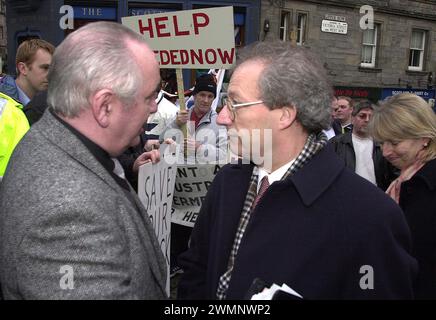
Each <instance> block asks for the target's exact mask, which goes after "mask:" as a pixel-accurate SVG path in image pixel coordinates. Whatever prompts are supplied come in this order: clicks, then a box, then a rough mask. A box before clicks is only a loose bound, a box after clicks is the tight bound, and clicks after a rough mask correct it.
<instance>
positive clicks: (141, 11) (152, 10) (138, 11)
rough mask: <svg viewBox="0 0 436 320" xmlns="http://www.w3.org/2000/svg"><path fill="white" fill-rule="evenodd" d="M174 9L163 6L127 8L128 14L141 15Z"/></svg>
mask: <svg viewBox="0 0 436 320" xmlns="http://www.w3.org/2000/svg"><path fill="white" fill-rule="evenodd" d="M171 11H176V9H167V8H165V9H163V8H129V16H142V15H144V14H155V13H162V12H171Z"/></svg>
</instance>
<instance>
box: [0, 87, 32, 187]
mask: <svg viewBox="0 0 436 320" xmlns="http://www.w3.org/2000/svg"><path fill="white" fill-rule="evenodd" d="M22 109H23V106H22V105H21V104H20V103H18V102H17V101H15V100H14V99H12V98H11V97H9V96H7V95H5V94H3V93H1V92H0V180H1V178H2V177H3V175H4V173H5V171H6V166H7V164H8V161H9V158H10V157H11V155H12V152H13V151H14V148H15V146H16V145H17V144H18V142H19V141H20V140H21V138H22V137H23V136H24V134H25V133H26V132H27V130H29V122H28V121H27V118H26V116H25V115H24V112H23V111H22Z"/></svg>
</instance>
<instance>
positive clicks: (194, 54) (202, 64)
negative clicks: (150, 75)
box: [121, 7, 235, 69]
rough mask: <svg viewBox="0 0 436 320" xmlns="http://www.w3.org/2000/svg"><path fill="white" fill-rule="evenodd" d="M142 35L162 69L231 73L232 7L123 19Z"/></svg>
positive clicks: (233, 51) (125, 23) (232, 60)
mask: <svg viewBox="0 0 436 320" xmlns="http://www.w3.org/2000/svg"><path fill="white" fill-rule="evenodd" d="M121 21H122V23H123V24H124V25H125V26H127V27H129V28H130V29H132V30H134V31H136V32H137V33H139V34H141V35H142V36H143V37H144V39H145V40H146V41H147V43H148V44H149V46H150V47H151V49H152V50H153V51H154V52H155V54H156V57H157V59H158V61H159V64H160V67H161V68H191V69H210V68H215V69H229V68H230V67H231V66H232V65H233V63H234V60H235V38H234V23H233V7H216V8H208V9H197V10H185V11H172V12H164V13H157V14H150V15H142V16H131V17H123V18H121Z"/></svg>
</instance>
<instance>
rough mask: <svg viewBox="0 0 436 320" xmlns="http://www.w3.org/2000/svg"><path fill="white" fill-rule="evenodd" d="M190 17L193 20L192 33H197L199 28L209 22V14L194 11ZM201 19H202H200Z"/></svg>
mask: <svg viewBox="0 0 436 320" xmlns="http://www.w3.org/2000/svg"><path fill="white" fill-rule="evenodd" d="M192 19H193V20H194V33H195V34H199V31H198V30H199V29H200V28H204V27H206V26H207V25H208V24H209V16H208V15H207V14H205V13H201V12H199V13H194V14H192ZM200 20H202V21H200Z"/></svg>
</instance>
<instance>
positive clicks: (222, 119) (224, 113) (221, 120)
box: [216, 105, 233, 126]
mask: <svg viewBox="0 0 436 320" xmlns="http://www.w3.org/2000/svg"><path fill="white" fill-rule="evenodd" d="M232 122H233V121H232V119H231V118H230V111H229V108H227V106H226V105H224V107H223V108H222V109H221V111H220V113H218V117H217V118H216V123H218V124H220V125H223V126H229V125H231V124H232Z"/></svg>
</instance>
